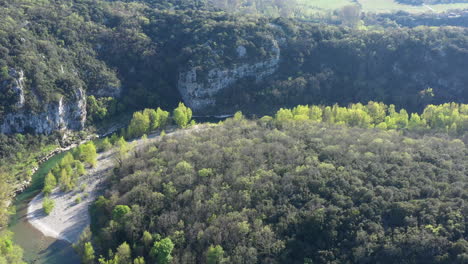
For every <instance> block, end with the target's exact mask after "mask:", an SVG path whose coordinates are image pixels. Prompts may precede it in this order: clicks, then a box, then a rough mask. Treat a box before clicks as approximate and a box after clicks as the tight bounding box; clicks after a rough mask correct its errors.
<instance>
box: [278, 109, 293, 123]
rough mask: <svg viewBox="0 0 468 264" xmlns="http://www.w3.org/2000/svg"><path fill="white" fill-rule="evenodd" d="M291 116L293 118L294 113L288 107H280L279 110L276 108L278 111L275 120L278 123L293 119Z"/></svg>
mask: <svg viewBox="0 0 468 264" xmlns="http://www.w3.org/2000/svg"><path fill="white" fill-rule="evenodd" d="M293 118H294V115H293V113H292V111H291V110H290V109H284V108H281V109H280V110H278V112H276V115H275V120H276V122H278V123H279V124H282V123H284V122H287V121H291V120H293Z"/></svg>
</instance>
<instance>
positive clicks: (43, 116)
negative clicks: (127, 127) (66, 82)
mask: <svg viewBox="0 0 468 264" xmlns="http://www.w3.org/2000/svg"><path fill="white" fill-rule="evenodd" d="M10 76H11V77H13V84H14V85H10V86H11V87H12V88H10V89H13V91H15V92H16V93H17V94H18V96H17V102H16V103H15V111H13V112H9V113H7V114H6V115H5V116H3V117H1V121H0V122H1V123H0V131H1V132H2V133H5V134H11V133H24V132H31V133H38V134H50V133H52V132H54V131H63V130H81V129H83V128H84V125H85V122H86V95H85V91H84V90H83V89H82V88H76V89H75V91H74V95H73V96H72V98H65V97H64V96H61V97H60V98H59V100H58V101H57V102H48V103H46V104H45V105H44V106H43V107H42V110H41V111H36V112H33V111H31V110H29V109H27V108H26V107H25V92H24V90H25V87H24V73H23V71H15V70H11V71H10Z"/></svg>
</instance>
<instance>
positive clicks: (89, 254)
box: [81, 242, 95, 264]
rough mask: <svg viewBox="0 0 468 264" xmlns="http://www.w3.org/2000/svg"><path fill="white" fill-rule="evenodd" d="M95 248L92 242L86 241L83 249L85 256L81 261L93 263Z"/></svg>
mask: <svg viewBox="0 0 468 264" xmlns="http://www.w3.org/2000/svg"><path fill="white" fill-rule="evenodd" d="M94 259H95V256H94V248H93V245H91V243H90V242H86V243H85V244H84V251H83V256H82V258H81V261H82V262H83V264H93V263H94Z"/></svg>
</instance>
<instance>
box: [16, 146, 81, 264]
mask: <svg viewBox="0 0 468 264" xmlns="http://www.w3.org/2000/svg"><path fill="white" fill-rule="evenodd" d="M64 155H65V152H64V153H60V154H57V155H55V156H53V157H52V158H50V159H49V160H47V161H46V162H44V163H43V164H41V166H40V168H39V170H38V171H37V172H36V173H35V174H34V175H33V177H32V179H33V180H32V183H31V186H29V187H28V188H27V189H26V190H25V191H24V192H22V193H21V194H19V195H18V196H17V197H16V199H15V202H14V204H15V207H16V214H14V215H13V216H12V218H11V220H10V226H9V229H10V230H11V231H12V232H14V237H13V240H14V242H15V243H16V244H18V245H19V246H21V247H22V248H23V250H24V260H25V261H26V262H27V263H34V264H79V263H80V261H79V257H78V255H77V254H76V253H75V251H74V250H73V248H72V247H71V245H70V243H68V242H66V241H62V240H57V239H54V238H50V237H46V236H44V235H43V234H42V233H41V232H40V231H38V230H37V229H35V228H34V227H33V226H31V224H29V222H28V220H27V219H26V216H27V213H28V203H29V201H31V199H32V198H34V196H36V195H37V194H38V193H39V192H40V191H41V189H42V187H43V182H44V177H45V175H46V174H47V173H48V172H49V170H50V169H51V168H52V167H53V166H55V164H56V163H57V162H58V161H60V160H61V158H62V157H63V156H64Z"/></svg>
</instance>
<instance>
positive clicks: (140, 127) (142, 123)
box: [127, 112, 151, 138]
mask: <svg viewBox="0 0 468 264" xmlns="http://www.w3.org/2000/svg"><path fill="white" fill-rule="evenodd" d="M150 123H151V122H150V117H149V116H148V115H145V114H143V113H142V112H135V113H133V118H132V120H131V121H130V125H129V126H128V132H127V136H128V137H130V138H133V137H140V136H142V135H143V134H144V133H146V132H148V131H149V129H150Z"/></svg>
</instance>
